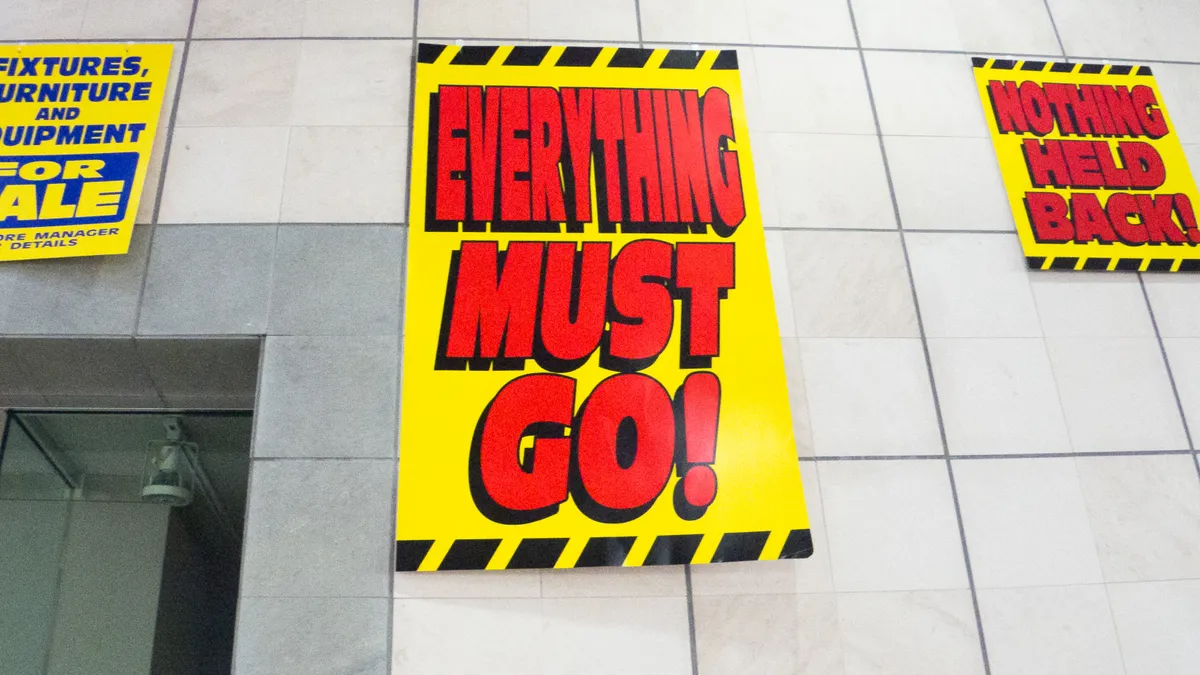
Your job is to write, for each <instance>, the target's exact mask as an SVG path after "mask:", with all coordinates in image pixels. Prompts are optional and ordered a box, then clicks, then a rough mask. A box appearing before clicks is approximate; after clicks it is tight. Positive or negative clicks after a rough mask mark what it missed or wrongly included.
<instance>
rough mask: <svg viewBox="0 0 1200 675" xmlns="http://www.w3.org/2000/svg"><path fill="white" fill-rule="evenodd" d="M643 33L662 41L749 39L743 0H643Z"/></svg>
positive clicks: (641, 5)
mask: <svg viewBox="0 0 1200 675" xmlns="http://www.w3.org/2000/svg"><path fill="white" fill-rule="evenodd" d="M640 7H641V16H642V37H644V38H645V39H646V40H651V41H654V40H659V41H663V42H689V43H691V42H750V27H749V24H748V22H747V20H746V11H745V7H744V6H743V5H742V2H741V0H735V1H733V2H729V1H728V0H641V2H640Z"/></svg>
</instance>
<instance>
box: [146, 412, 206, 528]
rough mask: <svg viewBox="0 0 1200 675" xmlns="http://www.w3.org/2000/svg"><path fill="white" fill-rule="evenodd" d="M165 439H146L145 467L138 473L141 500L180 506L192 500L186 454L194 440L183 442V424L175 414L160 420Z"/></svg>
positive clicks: (189, 466)
mask: <svg viewBox="0 0 1200 675" xmlns="http://www.w3.org/2000/svg"><path fill="white" fill-rule="evenodd" d="M163 426H164V427H165V428H166V430H167V438H166V439H165V440H160V441H150V444H149V449H148V450H147V452H146V467H145V470H144V471H143V472H142V501H144V502H150V503H152V504H165V505H167V506H174V507H181V506H187V505H188V504H190V503H192V485H193V481H194V480H195V479H194V476H193V475H192V467H191V463H190V462H189V461H188V457H187V455H186V453H187V452H188V451H192V452H194V451H195V450H196V447H197V446H196V444H195V443H185V442H184V441H183V427H182V425H181V424H180V420H179V418H178V417H168V418H166V419H165V420H163Z"/></svg>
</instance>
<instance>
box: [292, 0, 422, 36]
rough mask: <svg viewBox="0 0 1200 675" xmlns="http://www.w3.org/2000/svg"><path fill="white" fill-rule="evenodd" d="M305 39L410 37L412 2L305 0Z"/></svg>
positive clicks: (392, 0) (396, 0) (303, 28)
mask: <svg viewBox="0 0 1200 675" xmlns="http://www.w3.org/2000/svg"><path fill="white" fill-rule="evenodd" d="M301 30H302V32H303V34H304V36H305V37H318V36H333V37H409V36H411V35H412V30H413V0H306V2H305V3H304V25H303V27H302V29H301Z"/></svg>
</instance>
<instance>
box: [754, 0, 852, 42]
mask: <svg viewBox="0 0 1200 675" xmlns="http://www.w3.org/2000/svg"><path fill="white" fill-rule="evenodd" d="M744 2H745V5H746V20H747V21H748V22H749V25H750V40H751V42H753V43H754V44H762V45H808V46H814V47H853V46H855V42H854V29H853V27H852V26H851V25H850V11H849V8H848V7H847V5H846V3H844V2H841V0H807V1H806V2H795V1H794V0H744Z"/></svg>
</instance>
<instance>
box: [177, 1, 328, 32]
mask: <svg viewBox="0 0 1200 675" xmlns="http://www.w3.org/2000/svg"><path fill="white" fill-rule="evenodd" d="M304 6H305V0H203V1H202V2H201V3H200V5H199V7H198V8H197V10H196V24H195V26H194V27H193V29H192V35H193V36H195V37H200V38H221V37H286V36H296V35H300V34H301V32H302V30H303V28H304Z"/></svg>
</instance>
